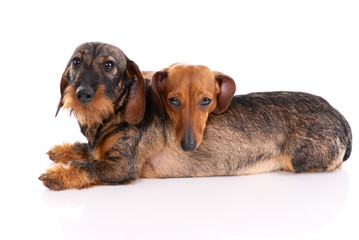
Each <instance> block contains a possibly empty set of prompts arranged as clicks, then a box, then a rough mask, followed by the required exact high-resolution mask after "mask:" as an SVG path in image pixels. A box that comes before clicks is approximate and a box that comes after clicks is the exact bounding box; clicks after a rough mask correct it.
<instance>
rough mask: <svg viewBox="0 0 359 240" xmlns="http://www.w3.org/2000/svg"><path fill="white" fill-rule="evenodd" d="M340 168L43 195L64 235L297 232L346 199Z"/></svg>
mask: <svg viewBox="0 0 359 240" xmlns="http://www.w3.org/2000/svg"><path fill="white" fill-rule="evenodd" d="M349 184H350V178H349V176H348V174H347V172H346V171H345V170H339V171H335V172H332V173H316V174H292V173H284V172H278V173H269V174H260V175H253V176H241V177H212V178H187V179H141V180H139V181H137V182H136V183H134V184H130V185H124V186H101V187H94V188H91V189H87V190H82V191H78V190H67V191H63V192H53V191H49V190H46V191H44V192H43V194H42V196H41V200H42V201H43V202H44V204H46V205H49V206H50V207H51V208H52V209H57V210H56V211H57V221H58V224H59V225H60V226H61V231H62V232H63V234H64V237H65V239H78V238H83V239H110V238H112V239H113V238H114V237H121V239H141V236H142V237H148V239H221V238H223V237H226V236H287V235H288V236H294V235H301V234H307V233H310V232H313V231H315V230H318V229H320V228H321V227H323V226H324V225H326V224H327V223H328V222H329V221H330V220H331V219H332V218H333V216H335V215H336V214H337V213H338V211H339V209H340V208H341V206H342V205H343V204H344V202H345V200H346V198H347V195H348V189H349Z"/></svg>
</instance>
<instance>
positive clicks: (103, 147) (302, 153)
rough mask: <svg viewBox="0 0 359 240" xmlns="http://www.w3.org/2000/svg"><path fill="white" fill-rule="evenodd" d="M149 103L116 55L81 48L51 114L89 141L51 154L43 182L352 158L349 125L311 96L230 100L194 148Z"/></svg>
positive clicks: (298, 165) (246, 169) (130, 65)
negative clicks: (66, 112) (71, 119)
mask: <svg viewBox="0 0 359 240" xmlns="http://www.w3.org/2000/svg"><path fill="white" fill-rule="evenodd" d="M147 85H148V84H147ZM145 88H146V90H145ZM151 95H152V96H151ZM151 97H156V95H155V94H151V89H150V88H149V87H148V86H147V87H146V86H145V81H144V79H143V77H142V75H141V73H140V70H139V69H138V67H137V65H136V64H135V63H134V62H132V61H130V60H129V59H128V58H127V57H126V56H125V55H124V54H123V53H122V52H121V50H119V49H118V48H116V47H114V46H111V45H107V44H101V43H87V44H83V45H81V46H80V47H78V48H77V50H76V51H75V53H74V55H73V57H72V58H71V60H70V62H69V64H68V66H67V68H66V70H65V72H64V74H63V77H62V80H61V100H60V103H59V106H58V109H60V108H61V107H64V108H68V109H70V110H71V111H72V112H73V113H74V114H75V116H76V117H77V119H78V121H79V124H80V127H81V131H82V133H83V134H84V135H85V136H86V137H87V139H88V143H87V144H86V143H75V144H63V145H58V146H55V147H53V148H52V149H51V150H50V151H49V152H48V155H49V156H50V158H51V159H52V160H53V161H54V162H56V163H58V164H57V165H56V166H55V167H53V168H51V169H48V170H47V172H46V173H44V174H42V175H41V176H40V180H41V181H42V182H43V183H44V185H45V186H47V187H49V188H51V189H54V190H62V189H68V188H85V187H90V186H94V185H99V184H121V183H126V182H129V181H132V180H135V179H137V178H139V177H153V178H164V177H196V176H217V175H241V174H253V173H261V172H269V171H276V170H285V171H292V172H318V171H331V170H334V169H337V168H339V167H340V166H341V165H342V162H343V161H344V160H346V159H348V157H349V155H350V151H351V130H350V127H349V125H348V123H347V121H346V120H345V119H344V117H343V116H342V115H341V114H340V113H339V112H338V111H337V110H335V109H334V108H333V107H331V106H330V105H329V104H328V102H326V101H325V100H324V99H322V98H320V97H317V96H313V95H310V94H306V93H295V92H272V93H253V94H248V95H242V96H235V97H234V98H233V100H232V103H231V104H230V106H229V107H228V109H227V110H226V112H224V113H222V114H218V115H212V114H211V115H210V116H209V118H208V123H207V126H206V130H205V132H204V136H203V141H202V143H201V145H200V146H199V147H198V148H197V149H196V150H195V151H193V152H184V151H182V150H181V148H180V147H179V146H178V144H177V143H176V137H175V131H174V128H173V124H172V122H171V120H169V118H168V117H166V118H165V119H164V120H162V119H161V117H160V116H159V115H157V113H156V112H155V111H153V110H152V108H151V102H154V101H153V100H151ZM156 101H157V102H158V99H157V100H156ZM145 103H147V105H146V107H145ZM65 164H67V165H65Z"/></svg>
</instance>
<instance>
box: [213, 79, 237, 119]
mask: <svg viewBox="0 0 359 240" xmlns="http://www.w3.org/2000/svg"><path fill="white" fill-rule="evenodd" d="M215 78H216V82H217V84H218V85H219V88H220V92H219V94H218V96H217V107H216V108H215V109H214V110H213V112H214V113H216V114H219V113H222V112H224V111H225V110H226V109H227V108H228V106H229V104H230V103H231V100H232V98H233V95H234V93H235V92H236V83H235V82H234V80H233V79H232V78H231V77H229V76H227V75H225V74H223V73H220V72H215Z"/></svg>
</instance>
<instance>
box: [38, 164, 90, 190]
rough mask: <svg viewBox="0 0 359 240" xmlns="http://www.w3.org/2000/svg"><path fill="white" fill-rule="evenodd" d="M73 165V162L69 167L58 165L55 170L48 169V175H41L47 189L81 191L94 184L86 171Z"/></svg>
mask: <svg viewBox="0 0 359 240" xmlns="http://www.w3.org/2000/svg"><path fill="white" fill-rule="evenodd" d="M71 163H73V162H70V163H69V166H63V165H62V164H58V165H56V166H55V167H54V168H50V169H48V170H47V171H46V173H43V174H41V176H40V177H39V180H40V181H42V183H43V184H44V185H45V187H47V188H50V189H51V190H56V191H59V190H64V189H70V188H77V189H81V188H86V187H89V186H91V185H93V184H94V181H93V179H91V178H90V177H89V174H88V173H87V172H86V170H84V169H81V168H79V167H76V166H74V165H73V164H71Z"/></svg>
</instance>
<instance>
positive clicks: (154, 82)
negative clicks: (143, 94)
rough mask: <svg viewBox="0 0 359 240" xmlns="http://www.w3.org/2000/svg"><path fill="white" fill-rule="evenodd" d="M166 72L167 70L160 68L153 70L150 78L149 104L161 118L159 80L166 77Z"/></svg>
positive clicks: (161, 107)
mask: <svg viewBox="0 0 359 240" xmlns="http://www.w3.org/2000/svg"><path fill="white" fill-rule="evenodd" d="M167 74H168V72H167V70H162V71H158V72H155V73H154V74H153V76H152V78H151V102H152V104H151V105H152V107H153V108H154V110H155V111H156V112H157V113H158V115H160V117H161V119H164V118H165V113H164V109H163V105H162V101H161V82H162V81H163V80H164V79H165V78H166V77H167Z"/></svg>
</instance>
